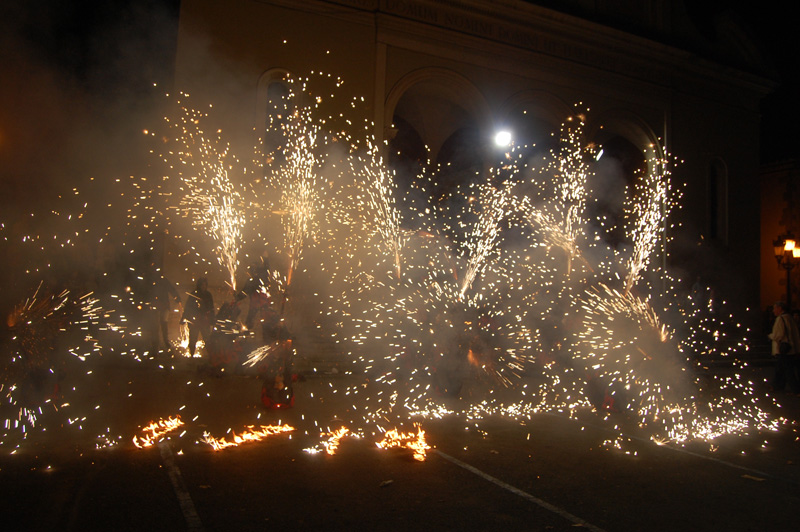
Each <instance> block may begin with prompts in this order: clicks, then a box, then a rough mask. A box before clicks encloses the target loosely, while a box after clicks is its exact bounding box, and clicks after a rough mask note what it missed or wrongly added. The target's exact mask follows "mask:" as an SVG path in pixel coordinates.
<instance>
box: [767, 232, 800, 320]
mask: <svg viewBox="0 0 800 532" xmlns="http://www.w3.org/2000/svg"><path fill="white" fill-rule="evenodd" d="M772 247H773V249H774V252H775V260H777V261H778V267H779V268H781V267H782V268H783V269H784V270H786V306H787V308H788V310H789V311H791V309H792V277H791V272H792V269H793V268H794V267H795V266H796V265H797V264H798V263H800V248H798V247H795V240H794V236H792V234H791V233H787V234H785V235H780V236H778V238H777V240H774V241H773V242H772Z"/></svg>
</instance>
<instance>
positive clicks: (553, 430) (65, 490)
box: [0, 363, 800, 531]
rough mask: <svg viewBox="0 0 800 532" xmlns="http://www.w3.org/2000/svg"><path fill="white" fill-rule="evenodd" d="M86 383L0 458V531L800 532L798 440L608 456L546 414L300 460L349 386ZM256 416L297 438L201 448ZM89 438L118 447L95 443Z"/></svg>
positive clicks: (326, 380) (139, 380)
mask: <svg viewBox="0 0 800 532" xmlns="http://www.w3.org/2000/svg"><path fill="white" fill-rule="evenodd" d="M85 378H88V379H94V381H92V385H91V386H88V385H85V391H84V392H83V393H80V394H76V397H80V401H79V402H80V403H81V404H73V405H71V406H70V407H69V408H71V409H73V410H75V411H78V412H82V411H86V412H88V414H87V415H86V416H85V419H83V420H82V421H79V422H76V423H73V424H70V425H65V426H64V427H57V428H50V429H49V430H48V431H46V432H42V433H38V434H35V435H33V434H32V435H31V437H30V439H29V441H27V442H26V444H25V445H23V446H21V447H20V448H19V449H16V450H15V451H14V454H8V453H6V454H3V455H0V511H2V515H3V517H2V519H3V523H4V525H3V529H4V530H20V531H22V530H25V531H28V530H59V531H95V530H96V531H106V530H114V531H121V530H135V531H144V530H147V531H153V530H169V531H172V530H192V531H199V530H205V531H215V530H264V531H266V530H409V529H411V530H503V531H509V530H520V531H523V530H574V529H575V528H588V529H590V530H607V531H616V530H648V531H658V530H714V531H717V530H727V531H739V530H786V531H789V530H798V529H800V524H799V523H798V521H799V520H800V512H798V510H797V508H798V507H800V489H799V488H800V467H798V466H799V465H800V441H798V436H797V432H796V429H793V428H786V429H785V430H784V431H782V432H780V433H776V434H769V435H757V436H752V437H738V438H726V439H724V440H722V441H719V442H715V444H716V446H717V447H716V450H715V451H711V450H710V449H709V446H708V445H707V444H693V445H689V446H687V447H675V446H658V445H655V444H653V443H652V442H649V441H647V440H645V439H637V438H636V437H634V436H630V437H629V438H626V439H625V442H624V445H623V448H622V449H617V448H615V447H613V446H608V445H604V444H603V442H605V441H607V440H609V439H613V438H614V437H615V435H617V433H616V432H615V431H613V430H612V429H611V428H610V426H609V424H608V423H605V422H602V421H601V420H600V419H597V420H596V422H592V420H591V418H590V419H588V420H586V419H584V420H583V421H581V422H578V421H576V420H571V419H568V418H567V417H566V416H560V415H552V414H541V415H537V416H536V417H534V418H533V419H532V420H531V421H528V422H525V423H521V422H516V421H513V420H508V419H493V420H490V421H485V422H483V423H481V424H480V430H478V429H477V428H475V427H470V426H465V424H464V423H463V422H460V421H458V420H453V419H448V418H445V419H442V420H438V421H429V422H425V424H424V428H425V431H426V437H427V442H428V444H429V445H431V447H432V449H431V450H430V451H429V452H428V454H427V458H426V460H425V461H417V460H414V459H413V457H412V454H411V452H410V451H408V450H405V449H403V450H400V449H395V450H383V449H379V448H377V447H376V446H375V445H374V443H375V442H374V441H372V440H371V439H370V438H369V437H364V438H343V439H342V440H341V445H340V447H339V449H338V451H337V452H336V453H335V454H333V455H329V454H327V453H324V452H320V453H315V454H312V453H309V452H306V451H304V449H309V448H312V447H314V446H315V445H316V444H318V443H319V437H318V433H314V431H313V430H308V427H309V426H311V427H315V426H317V425H324V424H325V423H330V424H331V428H338V427H337V426H335V425H336V423H337V420H336V419H335V414H334V412H336V411H338V409H339V407H340V406H341V405H338V404H331V402H330V401H329V402H328V403H325V402H324V401H321V400H320V397H321V393H320V392H321V391H322V390H324V389H326V388H328V389H330V387H332V386H339V385H341V384H342V379H345V378H346V377H342V376H337V375H327V374H318V375H310V376H309V377H308V379H307V380H305V381H304V382H299V383H297V387H296V396H297V402H296V405H295V408H293V409H291V410H285V411H269V410H264V409H262V408H260V407H259V404H258V399H259V390H260V382H259V381H258V379H256V378H253V377H250V376H236V375H228V376H225V377H223V378H213V377H211V378H207V377H202V376H201V375H200V374H198V373H197V371H196V368H194V367H186V366H179V367H176V368H174V369H170V368H159V367H158V365H157V364H154V363H143V364H138V365H118V366H115V365H107V366H104V367H98V368H96V369H95V370H93V371H92V373H91V375H89V376H88V377H85ZM782 405H783V406H781V410H780V411H779V412H777V413H778V414H779V415H784V416H787V417H791V416H794V415H795V414H797V413H798V412H800V399H798V398H796V397H787V398H785V399H784V400H782ZM172 413H180V415H181V419H182V420H183V421H184V422H185V424H184V425H183V426H182V427H180V428H179V429H178V430H176V431H174V432H173V433H171V435H170V436H169V437H168V438H165V439H164V440H162V442H161V443H159V444H156V445H153V446H151V447H149V448H144V449H139V448H136V447H135V446H134V445H133V444H132V442H131V441H130V439H129V438H130V435H131V434H134V433H136V430H138V429H139V428H140V427H142V426H144V425H145V424H147V422H148V421H150V420H152V419H158V418H159V417H166V416H168V415H171V414H172ZM92 414H94V415H92ZM254 420H257V422H258V423H263V424H268V423H278V422H280V423H288V424H291V425H293V426H296V427H298V429H297V430H295V431H292V432H287V433H284V434H279V435H275V436H270V437H269V438H267V439H265V440H263V441H260V442H252V443H246V444H243V445H241V446H239V447H236V448H228V449H223V450H221V451H213V450H212V449H211V447H210V446H209V445H207V444H204V443H202V442H200V440H201V438H202V434H203V433H204V432H208V433H211V434H213V435H216V436H218V437H219V436H226V437H228V439H230V438H231V434H230V432H228V431H229V430H230V429H231V427H233V430H234V432H235V431H236V430H237V429H236V428H237V427H245V426H246V425H247V424H252V423H253V422H254ZM126 427H127V428H126ZM304 427H305V428H304ZM101 433H104V434H107V435H108V437H109V438H108V439H109V441H111V443H114V445H111V446H108V447H103V448H99V449H98V448H96V447H97V444H98V441H99V440H98V438H97V435H98V434H101ZM122 434H124V436H119V435H122Z"/></svg>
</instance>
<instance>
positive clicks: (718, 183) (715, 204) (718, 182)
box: [706, 157, 729, 246]
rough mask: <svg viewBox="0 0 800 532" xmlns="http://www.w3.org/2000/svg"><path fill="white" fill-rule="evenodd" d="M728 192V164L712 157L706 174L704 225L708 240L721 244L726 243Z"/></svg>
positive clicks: (725, 244)
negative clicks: (705, 217) (705, 215)
mask: <svg viewBox="0 0 800 532" xmlns="http://www.w3.org/2000/svg"><path fill="white" fill-rule="evenodd" d="M728 193H729V191H728V165H726V164H725V161H723V160H722V158H720V157H714V158H712V159H711V160H710V161H709V163H708V175H707V176H706V198H707V202H706V206H707V207H706V209H707V211H706V212H707V220H708V221H707V224H706V226H707V228H708V238H709V240H710V241H711V242H715V243H717V244H721V245H723V246H727V245H728Z"/></svg>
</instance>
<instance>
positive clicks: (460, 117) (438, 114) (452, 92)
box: [384, 67, 492, 160]
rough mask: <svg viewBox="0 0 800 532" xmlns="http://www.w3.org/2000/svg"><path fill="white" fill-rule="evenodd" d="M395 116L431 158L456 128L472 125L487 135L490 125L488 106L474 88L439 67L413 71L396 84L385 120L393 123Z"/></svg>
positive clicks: (433, 157)
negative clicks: (427, 151)
mask: <svg viewBox="0 0 800 532" xmlns="http://www.w3.org/2000/svg"><path fill="white" fill-rule="evenodd" d="M395 115H400V116H401V117H402V118H403V120H404V121H405V122H406V123H407V124H409V125H410V126H411V127H413V128H414V130H415V131H416V133H417V134H418V135H419V137H420V138H421V139H422V140H423V141H424V143H425V145H426V146H427V147H428V150H429V155H430V157H431V159H433V160H435V159H436V158H437V156H438V154H439V150H440V149H441V147H442V145H444V144H445V142H446V141H447V139H448V138H450V137H451V136H452V135H453V134H454V133H456V132H457V131H459V130H461V129H463V128H464V127H475V128H477V129H478V131H479V132H480V133H481V134H482V135H486V134H487V133H488V132H489V131H490V130H491V125H492V119H491V112H490V110H489V106H488V104H487V102H486V99H485V98H484V96H483V94H481V92H480V91H479V90H478V89H477V87H475V85H473V84H472V82H470V81H469V80H468V79H467V78H465V77H464V76H462V75H461V74H458V73H457V72H453V71H452V70H447V69H444V68H438V67H430V68H421V69H418V70H415V71H413V72H410V73H409V74H407V75H405V76H404V77H403V78H402V79H400V80H399V81H398V82H397V83H395V85H394V86H393V87H392V88H391V90H390V91H389V94H388V95H387V97H386V102H385V104H384V123H385V124H393V123H394V117H395ZM391 133H393V132H391ZM391 133H390V134H388V135H386V136H387V138H388V137H391Z"/></svg>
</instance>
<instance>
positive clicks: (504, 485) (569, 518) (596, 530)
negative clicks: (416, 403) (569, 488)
mask: <svg viewBox="0 0 800 532" xmlns="http://www.w3.org/2000/svg"><path fill="white" fill-rule="evenodd" d="M433 452H435V453H436V454H438V455H439V456H441V457H442V458H444V459H445V460H447V461H448V462H452V463H454V464H455V465H457V466H458V467H461V468H463V469H466V470H467V471H469V472H470V473H474V474H476V475H478V476H479V477H481V478H482V479H484V480H488V481H489V482H491V483H492V484H494V485H496V486H499V487H501V488H503V489H504V490H507V491H510V492H511V493H513V494H515V495H519V496H520V497H522V498H523V499H527V500H529V501H530V502H532V503H534V504H537V505H539V506H541V507H542V508H544V509H545V510H548V511H550V512H553V513H554V514H556V515H559V516H561V517H563V518H564V519H566V520H567V521H570V522H572V523H574V524H576V525H580V526H582V527H584V528H586V529H588V530H592V531H593V532H605V531H604V530H603V529H602V528H599V527H596V526H594V525H593V524H591V523H589V522H587V521H584V520H583V519H581V518H580V517H578V516H576V515H572V514H571V513H569V512H568V511H566V510H563V509H561V508H559V507H558V506H554V505H552V504H550V503H549V502H547V501H543V500H542V499H540V498H538V497H534V496H533V495H531V494H530V493H528V492H526V491H522V490H521V489H519V488H515V487H514V486H512V485H511V484H508V483H506V482H503V481H502V480H500V479H499V478H495V477H493V476H491V475H489V474H488V473H484V472H483V471H481V470H480V469H478V468H477V467H473V466H471V465H469V464H467V463H466V462H462V461H461V460H459V459H458V458H454V457H452V456H450V455H449V454H445V453H443V452H442V451H439V450H437V449H434V450H433Z"/></svg>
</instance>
